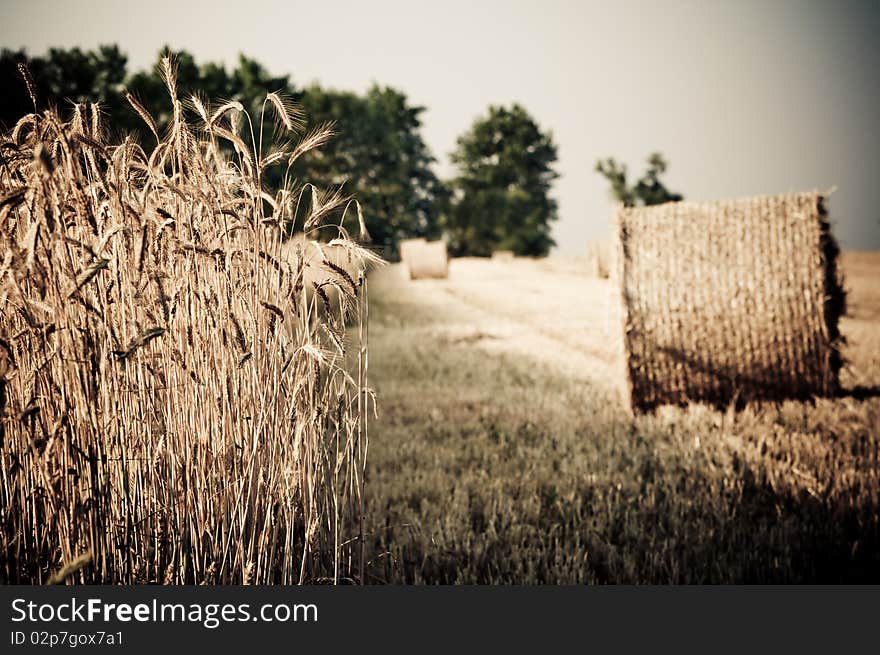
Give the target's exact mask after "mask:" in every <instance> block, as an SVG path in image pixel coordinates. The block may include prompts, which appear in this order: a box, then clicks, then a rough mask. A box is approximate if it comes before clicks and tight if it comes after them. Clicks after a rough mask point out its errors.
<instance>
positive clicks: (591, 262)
mask: <svg viewBox="0 0 880 655" xmlns="http://www.w3.org/2000/svg"><path fill="white" fill-rule="evenodd" d="M586 259H587V273H588V275H590V277H600V278H607V277H609V276H610V275H611V270H612V269H613V263H612V262H613V259H614V248H613V245H612V242H611V241H610V240H607V239H603V240H601V241H590V242H589V243H587V258H586Z"/></svg>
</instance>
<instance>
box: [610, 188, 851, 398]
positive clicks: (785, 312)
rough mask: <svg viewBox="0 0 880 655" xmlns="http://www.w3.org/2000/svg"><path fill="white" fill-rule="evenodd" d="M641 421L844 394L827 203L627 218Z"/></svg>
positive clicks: (624, 262)
mask: <svg viewBox="0 0 880 655" xmlns="http://www.w3.org/2000/svg"><path fill="white" fill-rule="evenodd" d="M617 226H618V237H619V240H618V267H617V274H618V276H619V281H620V285H621V292H622V299H623V310H624V320H625V324H624V350H625V356H624V359H625V368H626V374H627V378H628V386H629V394H628V395H629V397H630V400H631V406H632V407H633V409H637V410H645V409H651V408H653V407H656V406H657V405H661V404H682V403H686V402H689V401H705V402H709V403H713V404H716V405H725V404H727V403H729V402H731V401H734V400H739V401H744V400H757V399H767V400H782V399H786V398H801V399H806V398H809V397H813V396H827V395H831V394H834V393H835V392H836V390H837V388H838V372H839V369H840V366H841V359H840V354H839V349H838V346H839V341H840V336H839V332H838V327H837V323H838V318H839V316H840V315H841V313H842V312H843V309H844V294H843V291H842V288H841V284H840V279H839V275H838V272H837V267H836V259H837V254H838V249H837V245H836V243H835V242H834V240H833V237H832V236H831V234H830V231H829V226H828V223H827V221H826V217H825V211H824V208H823V198H822V195H821V194H819V193H818V192H808V193H800V194H789V195H781V196H775V197H759V198H750V199H743V200H732V201H721V202H711V203H668V204H664V205H658V206H654V207H638V208H621V209H620V210H619V212H618V215H617Z"/></svg>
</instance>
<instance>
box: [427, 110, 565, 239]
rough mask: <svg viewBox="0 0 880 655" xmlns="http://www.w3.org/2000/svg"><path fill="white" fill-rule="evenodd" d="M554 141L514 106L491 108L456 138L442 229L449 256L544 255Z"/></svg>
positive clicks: (552, 205)
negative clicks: (449, 195) (495, 252)
mask: <svg viewBox="0 0 880 655" xmlns="http://www.w3.org/2000/svg"><path fill="white" fill-rule="evenodd" d="M555 161H556V145H555V144H554V143H553V140H552V138H551V136H550V135H549V134H548V133H545V132H543V131H542V130H541V128H540V127H539V126H538V125H537V123H536V122H535V121H534V119H532V117H531V116H530V115H529V114H528V112H527V111H526V110H525V109H524V108H523V107H521V106H520V105H518V104H514V105H512V106H511V107H509V108H507V107H501V106H491V107H490V108H489V115H488V116H485V117H482V118H479V119H477V121H476V122H475V123H474V124H473V126H472V127H471V128H470V129H469V130H468V131H467V132H465V133H464V134H463V135H462V136H461V137H459V139H458V143H457V147H456V149H455V151H454V152H453V153H452V162H453V163H454V164H455V165H456V166H457V168H458V174H457V175H456V177H455V179H454V180H453V182H452V188H453V198H452V205H451V207H450V210H449V212H448V215H447V217H446V221H445V225H444V227H445V228H446V233H447V236H448V239H449V246H450V250H451V252H452V254H454V255H490V254H491V253H492V251H493V250H512V251H513V252H514V253H516V254H518V255H535V256H542V255H546V254H547V253H548V252H549V250H550V248H551V247H552V246H553V245H554V242H553V239H552V238H551V236H550V229H551V223H552V222H553V221H554V220H556V218H557V207H556V201H555V200H553V199H552V198H551V197H550V195H549V192H550V188H551V185H552V183H553V181H554V180H555V179H556V178H557V177H558V175H557V173H556V172H555V171H554V170H553V164H554V162H555Z"/></svg>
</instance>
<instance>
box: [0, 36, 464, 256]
mask: <svg viewBox="0 0 880 655" xmlns="http://www.w3.org/2000/svg"><path fill="white" fill-rule="evenodd" d="M168 55H170V56H172V57H173V59H174V61H175V62H176V67H177V87H178V94H179V96H180V98H181V99H182V100H186V99H187V98H189V97H190V96H191V95H192V94H194V93H196V94H198V95H199V96H200V97H202V98H204V99H206V100H210V101H213V102H217V101H220V102H223V101H230V100H236V101H238V102H240V103H241V104H242V105H243V106H244V108H245V109H246V110H247V111H248V112H249V114H250V115H251V118H252V120H253V121H254V129H255V130H257V132H256V133H255V134H254V135H253V138H254V139H256V140H259V142H260V143H262V144H263V148H264V149H266V150H268V149H270V148H272V147H273V146H275V145H280V144H279V143H277V142H276V139H277V138H279V137H277V136H276V134H275V130H274V126H273V124H272V122H271V121H266V122H265V123H264V124H263V130H262V133H261V132H260V131H259V125H260V115H261V111H262V107H263V103H264V101H265V97H266V93H267V92H268V91H274V92H277V93H278V95H279V96H280V97H282V98H286V99H288V100H291V101H296V102H297V103H298V104H299V105H300V106H301V107H302V109H303V110H304V111H303V125H302V126H301V127H302V130H303V133H304V134H305V133H306V132H307V131H309V130H312V129H314V128H317V127H319V126H321V125H324V124H326V123H333V124H334V125H335V130H336V133H337V134H336V137H335V138H334V139H332V140H330V141H329V142H328V143H327V144H325V145H324V147H323V148H322V149H320V151H315V152H314V153H308V154H306V155H305V156H303V157H302V158H300V159H299V160H298V161H297V163H296V165H295V166H294V168H293V170H292V173H293V175H294V177H295V178H296V179H297V180H299V181H301V182H312V183H314V184H316V185H317V186H319V187H321V188H328V187H335V188H340V187H341V189H342V192H343V193H344V194H346V195H352V196H354V197H355V198H356V199H357V200H358V202H359V203H360V204H361V206H362V208H363V214H364V216H365V218H366V221H367V227H368V229H369V231H370V233H371V235H372V237H373V244H374V245H376V246H379V247H380V248H381V249H382V250H383V252H384V254H385V255H386V256H391V257H393V256H395V255H396V252H397V242H398V241H399V240H400V239H401V238H405V237H408V236H424V237H429V238H435V237H437V236H439V234H440V226H439V214H440V212H441V211H442V208H443V206H444V202H445V199H446V197H447V193H446V191H445V188H444V186H443V184H442V183H441V182H440V181H439V180H438V179H437V177H436V175H435V174H434V172H433V171H432V168H431V167H432V164H433V163H434V158H433V157H432V155H431V153H430V151H429V149H428V147H427V145H426V144H425V142H424V140H423V138H422V135H421V118H420V117H421V114H422V112H423V111H424V108H422V107H417V106H413V105H412V104H410V102H409V101H408V99H407V97H406V95H405V94H403V93H402V92H400V91H398V90H396V89H393V88H391V87H379V86H374V87H372V88H371V89H370V90H369V91H367V93H365V94H363V95H359V94H355V93H351V92H346V91H331V90H327V89H324V88H322V87H320V86H318V85H312V86H309V87H306V88H304V89H298V88H296V87H295V86H294V84H293V82H292V81H291V80H290V78H289V77H288V76H286V75H284V76H275V75H272V74H270V73H269V72H268V71H267V70H266V69H265V67H264V66H262V65H261V64H260V63H259V62H257V61H255V60H253V59H250V58H248V57H246V56H244V55H240V56H239V59H238V62H237V65H236V67H235V68H233V69H232V70H227V68H226V67H225V66H223V65H222V64H217V63H205V64H198V63H197V62H196V61H195V59H194V57H193V56H192V55H191V54H190V53H188V52H186V51H176V52H175V51H171V50H170V49H169V48H167V47H166V48H164V49H162V50H161V51H160V52H159V54H158V56H157V65H156V66H155V67H153V68H152V69H151V70H144V71H137V72H134V73H132V74H128V73H127V60H126V57H125V55H124V54H122V53H121V52H120V51H119V49H118V48H117V47H116V46H101V47H99V48H98V49H97V50H95V51H82V50H80V49H79V48H73V49H71V50H62V49H54V48H53V49H51V50H49V52H48V53H47V54H46V55H45V56H43V57H28V56H27V54H26V53H25V52H24V51H11V50H5V49H4V50H3V51H2V53H0V85H2V88H3V89H4V90H8V93H5V94H4V95H3V96H0V125H2V126H3V127H6V128H9V127H11V126H12V125H14V124H15V122H16V121H17V120H18V119H19V118H21V117H22V116H24V115H25V114H27V113H29V112H31V111H33V105H32V103H31V100H30V98H29V96H28V94H27V91H26V89H25V87H24V85H23V84H22V82H21V79H20V77H19V73H18V68H17V66H18V64H19V63H20V62H27V64H28V67H29V69H30V71H31V74H32V76H33V78H34V81H35V85H36V89H35V90H36V94H37V96H38V98H39V99H40V101H41V102H42V103H45V104H47V105H48V104H52V105H55V106H58V107H59V108H61V109H62V110H64V109H65V108H66V107H65V105H69V104H71V103H78V102H98V103H100V104H101V108H102V111H103V112H104V113H105V114H107V115H108V117H109V120H108V121H107V122H108V124H109V125H111V126H112V129H115V130H118V131H124V132H127V133H131V134H133V135H135V136H138V137H139V138H141V139H142V140H144V139H147V140H149V139H151V138H152V137H151V135H150V134H149V131H148V130H147V128H146V126H145V125H144V123H143V121H142V120H141V118H140V117H139V116H138V115H137V114H136V113H135V112H134V111H133V110H132V108H131V106H130V105H129V103H128V102H127V101H126V99H125V97H124V92H125V91H129V92H131V93H132V95H133V96H134V97H135V98H137V99H138V101H139V102H140V103H141V104H142V105H143V106H144V107H145V108H146V110H147V111H148V112H149V113H150V114H151V115H152V116H153V118H154V119H155V121H156V123H157V125H158V128H159V130H160V131H161V130H163V129H165V128H166V127H167V125H168V123H169V122H170V121H171V106H170V105H169V103H168V100H167V93H166V91H165V89H164V83H163V81H162V78H161V75H160V74H159V73H158V62H160V61H161V60H162V58H163V57H165V56H168ZM38 108H39V109H43V108H45V107H38ZM190 110H191V109H190ZM244 128H245V129H243V131H242V135H241V136H242V138H243V139H244V140H245V141H246V142H248V143H250V141H251V134H250V127H249V126H244ZM281 168H283V167H281ZM263 183H264V185H266V186H267V187H269V188H270V189H271V188H278V187H279V185H281V184H282V183H283V172H282V171H278V170H269V171H267V175H266V176H264V178H263ZM348 216H350V221H351V222H350V223H349V227H354V226H356V225H357V213H356V212H354V211H352V212H351V214H349V215H348ZM289 227H290V230H291V231H295V230H296V229H297V227H298V226H296V225H292V226H289ZM299 227H301V226H299ZM351 231H352V233H356V232H357V230H351Z"/></svg>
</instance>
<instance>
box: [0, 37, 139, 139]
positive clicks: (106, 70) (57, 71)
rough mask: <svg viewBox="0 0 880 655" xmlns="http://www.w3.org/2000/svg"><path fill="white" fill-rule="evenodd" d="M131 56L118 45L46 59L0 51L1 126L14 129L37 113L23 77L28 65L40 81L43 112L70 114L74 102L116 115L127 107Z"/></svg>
mask: <svg viewBox="0 0 880 655" xmlns="http://www.w3.org/2000/svg"><path fill="white" fill-rule="evenodd" d="M126 61H127V60H126V57H125V55H124V54H122V53H121V52H120V51H119V48H117V47H116V46H115V45H104V46H100V47H99V48H98V49H97V50H93V51H83V50H80V49H79V48H72V49H71V50H62V49H59V48H52V49H50V50H49V52H48V54H47V55H46V56H45V57H28V56H27V53H26V52H25V51H24V50H17V51H16V50H8V49H5V48H4V49H3V51H2V52H0V84H2V88H3V93H2V94H0V127H4V128H10V127H12V126H13V125H15V123H16V122H17V121H18V119H19V118H21V117H22V116H24V115H25V114H28V113H30V112H32V111H34V106H33V103H32V102H31V99H30V96H29V95H28V91H27V89H26V88H25V85H24V83H23V81H22V79H21V76H20V75H19V72H18V64H19V63H27V66H28V68H29V69H30V72H31V75H32V77H33V80H34V84H35V87H36V88H35V89H34V91H35V92H36V96H37V102H38V105H37V109H39V110H43V109H46V108H47V107H48V106H49V105H54V106H56V107H58V108H59V109H65V107H64V105H66V104H72V103H84V102H96V103H99V104H101V105H102V107H103V110H104V111H105V112H107V113H110V114H113V115H114V117H115V116H116V114H117V112H118V111H119V110H120V108H121V107H122V96H121V89H122V83H123V81H124V80H125V69H126Z"/></svg>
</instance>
